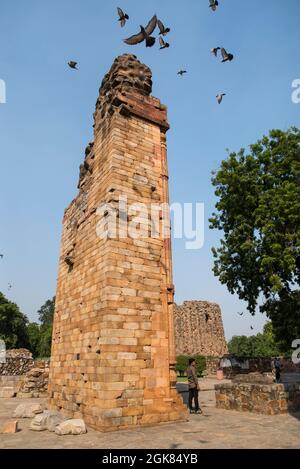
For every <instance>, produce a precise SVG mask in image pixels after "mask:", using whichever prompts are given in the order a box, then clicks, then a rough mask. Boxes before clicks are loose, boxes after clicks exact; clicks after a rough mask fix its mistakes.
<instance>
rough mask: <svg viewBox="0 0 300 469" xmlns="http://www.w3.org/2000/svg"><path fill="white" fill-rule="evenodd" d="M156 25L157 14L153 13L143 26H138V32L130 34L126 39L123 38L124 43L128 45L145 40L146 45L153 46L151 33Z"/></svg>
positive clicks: (153, 39)
mask: <svg viewBox="0 0 300 469" xmlns="http://www.w3.org/2000/svg"><path fill="white" fill-rule="evenodd" d="M156 25H157V16H156V15H154V16H153V17H152V18H151V20H150V21H149V23H148V24H147V26H146V27H145V28H144V26H140V28H141V32H140V33H138V34H135V35H134V36H130V37H129V38H127V39H124V42H125V43H126V44H129V45H130V46H134V45H136V44H140V43H141V42H143V41H146V47H152V46H154V44H155V37H152V36H151V34H152V33H153V31H154V29H155V28H156Z"/></svg>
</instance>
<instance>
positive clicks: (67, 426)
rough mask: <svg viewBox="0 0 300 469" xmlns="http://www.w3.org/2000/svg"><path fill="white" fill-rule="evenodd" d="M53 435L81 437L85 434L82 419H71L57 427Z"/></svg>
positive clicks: (85, 430)
mask: <svg viewBox="0 0 300 469" xmlns="http://www.w3.org/2000/svg"><path fill="white" fill-rule="evenodd" d="M55 433H56V434H57V435H82V434H83V433H87V429H86V426H85V423H84V421H83V420H82V419H71V420H66V421H65V422H62V423H61V424H60V425H58V426H57V427H56V429H55Z"/></svg>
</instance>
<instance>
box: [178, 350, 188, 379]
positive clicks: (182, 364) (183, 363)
mask: <svg viewBox="0 0 300 469" xmlns="http://www.w3.org/2000/svg"><path fill="white" fill-rule="evenodd" d="M188 366H189V357H186V356H185V355H179V356H178V357H177V358H176V371H177V373H179V376H184V374H185V372H186V370H187V367H188Z"/></svg>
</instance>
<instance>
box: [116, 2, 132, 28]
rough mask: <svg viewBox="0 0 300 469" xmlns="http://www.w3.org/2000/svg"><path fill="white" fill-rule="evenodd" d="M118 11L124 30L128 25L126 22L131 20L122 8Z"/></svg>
mask: <svg viewBox="0 0 300 469" xmlns="http://www.w3.org/2000/svg"><path fill="white" fill-rule="evenodd" d="M117 10H118V15H119V17H120V18H119V19H118V21H120V23H121V28H123V27H124V26H125V24H126V20H129V16H128V15H127V13H124V11H123V10H122V9H121V8H119V7H118V8H117Z"/></svg>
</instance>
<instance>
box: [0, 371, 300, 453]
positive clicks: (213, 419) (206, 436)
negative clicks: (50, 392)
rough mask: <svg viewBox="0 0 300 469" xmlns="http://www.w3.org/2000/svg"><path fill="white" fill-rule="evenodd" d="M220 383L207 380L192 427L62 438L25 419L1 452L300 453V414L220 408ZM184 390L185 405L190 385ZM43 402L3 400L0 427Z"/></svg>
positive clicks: (0, 443)
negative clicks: (23, 405)
mask: <svg viewBox="0 0 300 469" xmlns="http://www.w3.org/2000/svg"><path fill="white" fill-rule="evenodd" d="M215 382H216V381H215V380H207V379H206V380H202V381H201V392H200V401H201V405H202V409H203V415H191V416H190V420H189V422H185V423H174V424H167V425H160V426H156V427H146V428H137V429H134V430H127V431H120V432H117V433H99V432H96V431H94V430H92V429H89V431H88V433H87V434H85V435H79V436H58V435H56V434H54V433H50V432H47V431H46V432H38V433H37V432H33V431H30V430H29V428H28V427H29V424H30V419H20V420H19V428H20V431H19V432H18V433H16V434H13V435H0V448H53V449H55V448H87V449H88V448H91V449H92V448H93V449H97V448H105V449H116V448H122V449H129V448H146V449H151V448H152V449H156V448H163V449H165V448H167V449H185V448H187V449H195V448H197V449H199V448H293V449H296V448H297V449H298V448H300V413H298V414H295V415H279V416H272V417H269V416H264V415H258V414H250V413H241V412H235V411H226V410H218V409H216V408H215V395H214V391H213V385H214V383H215ZM179 389H180V391H181V392H182V391H183V396H184V398H185V400H186V398H187V392H184V391H186V385H185V384H180V385H179ZM26 402H28V403H34V402H43V399H30V400H27V399H16V398H14V399H1V400H0V425H2V424H3V423H4V422H6V421H7V420H10V419H12V413H13V411H14V409H15V408H16V407H17V405H18V404H20V403H26Z"/></svg>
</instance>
